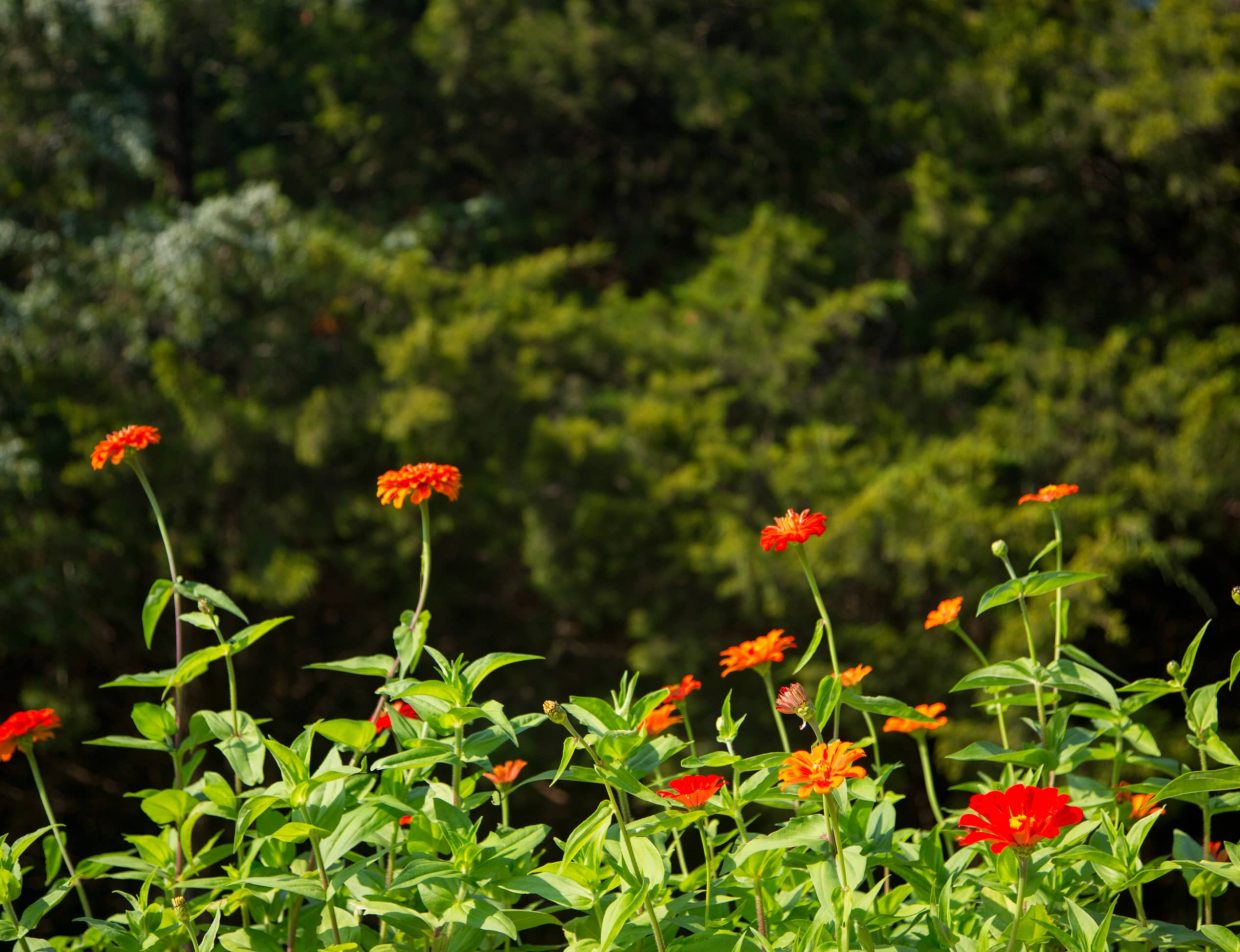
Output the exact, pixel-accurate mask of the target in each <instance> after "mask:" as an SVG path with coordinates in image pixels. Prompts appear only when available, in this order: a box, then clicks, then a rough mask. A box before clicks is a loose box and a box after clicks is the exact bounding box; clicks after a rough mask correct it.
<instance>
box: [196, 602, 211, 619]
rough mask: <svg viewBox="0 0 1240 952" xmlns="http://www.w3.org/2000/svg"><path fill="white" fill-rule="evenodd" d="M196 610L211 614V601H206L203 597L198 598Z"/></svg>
mask: <svg viewBox="0 0 1240 952" xmlns="http://www.w3.org/2000/svg"><path fill="white" fill-rule="evenodd" d="M198 610H199V611H200V612H202V613H203V614H204V615H210V614H211V603H210V602H209V601H207V600H206V599H205V598H200V599H198Z"/></svg>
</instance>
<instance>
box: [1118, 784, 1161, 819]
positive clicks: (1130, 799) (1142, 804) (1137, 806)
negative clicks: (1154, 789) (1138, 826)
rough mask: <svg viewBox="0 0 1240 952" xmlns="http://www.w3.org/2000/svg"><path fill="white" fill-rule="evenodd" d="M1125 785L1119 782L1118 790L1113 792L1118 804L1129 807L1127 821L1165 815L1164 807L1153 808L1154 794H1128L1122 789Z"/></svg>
mask: <svg viewBox="0 0 1240 952" xmlns="http://www.w3.org/2000/svg"><path fill="white" fill-rule="evenodd" d="M1126 786H1128V784H1127V783H1125V782H1123V781H1121V782H1120V785H1119V789H1118V790H1116V791H1115V799H1116V801H1117V802H1119V803H1127V804H1128V805H1129V813H1128V819H1130V820H1140V819H1141V818H1142V817H1147V816H1150V815H1151V814H1159V813H1166V812H1167V810H1166V808H1165V807H1155V806H1154V794H1152V793H1129V792H1128V791H1127V790H1125V789H1124V788H1125V787H1126Z"/></svg>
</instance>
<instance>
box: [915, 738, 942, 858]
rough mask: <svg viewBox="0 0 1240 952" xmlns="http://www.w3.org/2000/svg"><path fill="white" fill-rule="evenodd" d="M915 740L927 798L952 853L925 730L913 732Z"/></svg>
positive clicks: (939, 829)
mask: <svg viewBox="0 0 1240 952" xmlns="http://www.w3.org/2000/svg"><path fill="white" fill-rule="evenodd" d="M913 740H914V741H916V742H917V756H918V757H919V758H920V759H921V779H922V780H923V781H925V784H926V799H927V800H929V801H930V812H931V813H933V814H934V821H935V823H936V824H937V825H938V831H939V832H940V833H942V834H943V839H944V842H945V843H946V844H947V854H948V855H949V856H950V855H951V853H952V844H951V837H950V835H949V834H948V833H947V830H946V829H945V826H946V821H945V820H944V819H943V811H942V809H940V808H939V798H938V795H937V794H936V793H935V792H934V771H933V770H932V769H931V767H930V745H929V744H927V743H926V738H925V736H924V735H923V732H921V731H918V732H916V733H914V734H913Z"/></svg>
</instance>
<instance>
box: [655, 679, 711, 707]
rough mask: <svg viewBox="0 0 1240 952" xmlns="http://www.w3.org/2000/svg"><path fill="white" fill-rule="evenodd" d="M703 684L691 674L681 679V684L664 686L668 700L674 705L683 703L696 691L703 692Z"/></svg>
mask: <svg viewBox="0 0 1240 952" xmlns="http://www.w3.org/2000/svg"><path fill="white" fill-rule="evenodd" d="M701 687H702V682H701V681H699V680H698V679H697V678H695V677H694V676H693V675H691V674H686V675H685V676H684V677H682V678H681V679H680V683H679V684H668V685H665V686H664V690H665V691H667V699H668V701H670V702H671V703H673V704H676V703H678V702H680V701H683V700H684V699H685V698H687V697H688V696H689V695H690V694H692V693H693V692H694V691H698V690H701Z"/></svg>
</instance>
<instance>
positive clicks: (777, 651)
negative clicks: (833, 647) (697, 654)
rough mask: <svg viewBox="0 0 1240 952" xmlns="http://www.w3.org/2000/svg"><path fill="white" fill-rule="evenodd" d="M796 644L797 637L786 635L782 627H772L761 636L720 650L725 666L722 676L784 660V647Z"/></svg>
mask: <svg viewBox="0 0 1240 952" xmlns="http://www.w3.org/2000/svg"><path fill="white" fill-rule="evenodd" d="M796 646H797V642H796V639H795V638H793V637H792V636H791V635H785V634H784V630H783V629H782V628H772V629H771V630H770V631H768V632H767V633H766V634H765V635H763V636H762V637H760V638H755V639H753V640H752V641H742V642H741V643H740V644H739V645H733V646H732V647H731V648H724V649H723V650H722V651H721V652H719V656H720V657H721V658H722V659H723V660H722V661H720V662H719V664H720V665H722V666H723V673H722V674H721V675H720V677H724V678H726V677H727V676H728V675H729V674H732V673H733V672H735V671H744V670H745V669H746V668H754V667H757V666H758V665H760V664H767V663H768V662H771V661H783V660H784V649H785V648H795V647H796Z"/></svg>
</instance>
